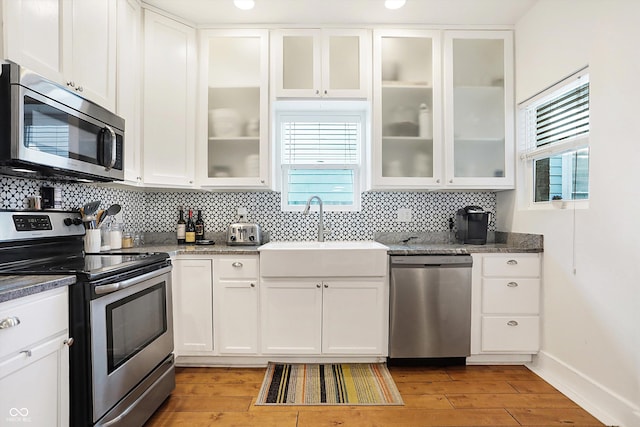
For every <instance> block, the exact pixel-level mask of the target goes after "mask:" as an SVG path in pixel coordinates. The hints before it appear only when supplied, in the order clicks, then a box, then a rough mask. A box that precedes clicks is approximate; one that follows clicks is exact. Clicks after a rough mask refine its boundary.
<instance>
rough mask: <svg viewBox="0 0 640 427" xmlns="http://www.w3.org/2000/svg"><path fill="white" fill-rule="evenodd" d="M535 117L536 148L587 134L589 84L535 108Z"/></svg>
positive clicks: (584, 84)
mask: <svg viewBox="0 0 640 427" xmlns="http://www.w3.org/2000/svg"><path fill="white" fill-rule="evenodd" d="M532 113H533V111H532ZM535 115H536V147H540V146H543V145H547V144H551V143H554V142H558V141H562V140H566V139H569V138H573V137H577V136H580V135H584V134H586V133H588V132H589V82H586V83H583V84H581V85H580V86H578V87H576V88H575V89H573V90H571V91H569V92H567V93H565V94H563V95H561V96H560V97H558V98H555V99H552V100H551V101H548V102H546V103H544V104H542V105H540V106H538V107H536V108H535Z"/></svg>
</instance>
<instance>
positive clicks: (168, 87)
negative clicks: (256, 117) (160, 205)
mask: <svg viewBox="0 0 640 427" xmlns="http://www.w3.org/2000/svg"><path fill="white" fill-rule="evenodd" d="M143 80H144V96H143V97H144V100H143V117H144V118H143V141H144V142H143V145H142V148H143V181H144V184H145V185H147V186H161V187H164V186H166V187H193V186H194V181H195V172H194V171H195V167H194V165H195V109H196V32H195V29H193V28H191V27H189V26H187V25H184V24H182V23H179V22H177V21H174V20H172V19H169V18H166V17H164V16H162V15H159V14H157V13H155V12H152V11H149V10H145V12H144V78H143Z"/></svg>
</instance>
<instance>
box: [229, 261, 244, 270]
mask: <svg viewBox="0 0 640 427" xmlns="http://www.w3.org/2000/svg"><path fill="white" fill-rule="evenodd" d="M231 266H232V267H235V268H240V267H242V263H241V262H238V261H236V262H234V263H233V264H231Z"/></svg>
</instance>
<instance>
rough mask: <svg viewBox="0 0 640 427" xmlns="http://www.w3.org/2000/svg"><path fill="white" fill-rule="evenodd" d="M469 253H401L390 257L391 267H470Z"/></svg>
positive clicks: (471, 259) (471, 261)
mask: <svg viewBox="0 0 640 427" xmlns="http://www.w3.org/2000/svg"><path fill="white" fill-rule="evenodd" d="M472 265H473V258H472V257H471V255H402V256H392V257H391V267H392V268H402V267H413V268H416V267H426V268H428V267H471V266H472Z"/></svg>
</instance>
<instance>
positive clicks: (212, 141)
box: [197, 30, 269, 189]
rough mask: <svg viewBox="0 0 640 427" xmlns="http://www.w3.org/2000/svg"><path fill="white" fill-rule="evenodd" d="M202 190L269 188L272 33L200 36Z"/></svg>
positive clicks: (206, 33)
mask: <svg viewBox="0 0 640 427" xmlns="http://www.w3.org/2000/svg"><path fill="white" fill-rule="evenodd" d="M199 93H200V94H201V95H202V96H201V97H200V104H199V105H198V112H199V122H198V124H199V126H198V138H197V140H198V184H199V185H201V186H204V187H209V186H211V187H216V188H263V189H264V188H266V187H267V186H268V185H269V132H268V131H269V125H268V120H269V114H268V110H269V105H268V100H269V96H268V93H269V33H268V31H267V30H204V31H202V32H201V34H200V87H199Z"/></svg>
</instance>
